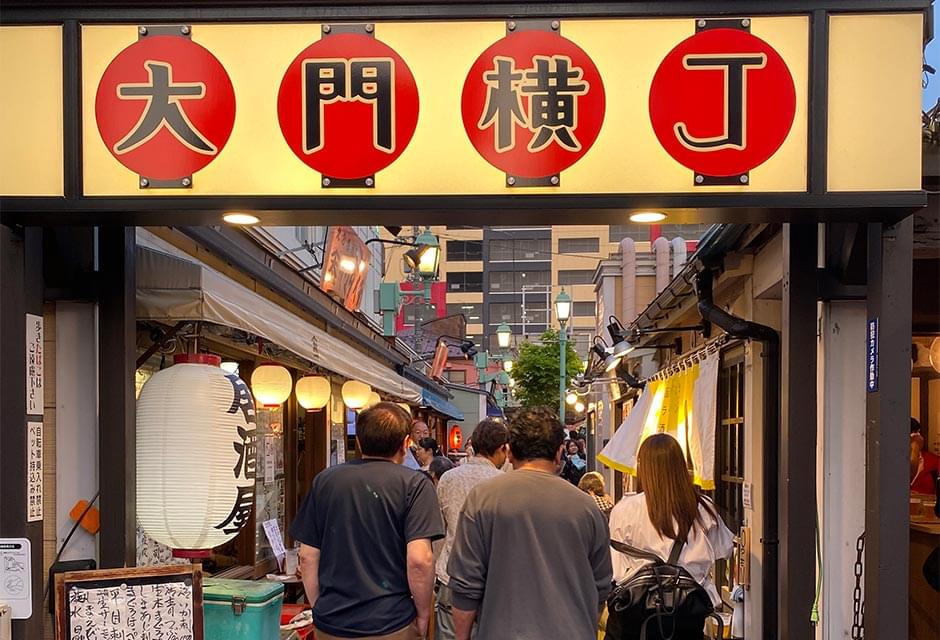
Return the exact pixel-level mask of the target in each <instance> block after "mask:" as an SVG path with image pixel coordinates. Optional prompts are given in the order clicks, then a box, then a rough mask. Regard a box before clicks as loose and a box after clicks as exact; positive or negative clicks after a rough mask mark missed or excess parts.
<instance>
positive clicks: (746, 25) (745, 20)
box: [741, 18, 751, 29]
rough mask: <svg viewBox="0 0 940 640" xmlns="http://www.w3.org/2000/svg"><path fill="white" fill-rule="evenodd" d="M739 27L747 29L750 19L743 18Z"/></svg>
mask: <svg viewBox="0 0 940 640" xmlns="http://www.w3.org/2000/svg"><path fill="white" fill-rule="evenodd" d="M741 26H742V27H744V28H745V29H747V28H748V27H749V26H751V21H750V19H749V18H745V19H744V20H742V21H741Z"/></svg>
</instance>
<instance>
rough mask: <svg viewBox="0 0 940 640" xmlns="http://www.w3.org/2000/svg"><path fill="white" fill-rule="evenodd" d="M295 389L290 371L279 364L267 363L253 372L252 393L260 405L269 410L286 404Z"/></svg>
mask: <svg viewBox="0 0 940 640" xmlns="http://www.w3.org/2000/svg"><path fill="white" fill-rule="evenodd" d="M293 387H294V381H293V379H292V378H291V375H290V371H288V370H287V369H285V368H284V367H282V366H281V365H279V364H275V363H273V362H267V363H265V364H262V365H261V366H260V367H256V368H255V370H254V371H252V372H251V393H252V394H253V395H254V397H255V400H256V401H257V402H258V404H260V405H262V406H264V407H267V408H269V409H270V408H274V407H279V406H281V405H282V404H284V401H285V400H287V398H289V397H290V392H291V389H292V388H293Z"/></svg>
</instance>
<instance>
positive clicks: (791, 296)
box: [765, 224, 818, 640]
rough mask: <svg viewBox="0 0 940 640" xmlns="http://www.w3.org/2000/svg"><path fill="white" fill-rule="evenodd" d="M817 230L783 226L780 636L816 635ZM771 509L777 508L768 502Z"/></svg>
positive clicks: (811, 226) (790, 638)
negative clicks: (813, 615) (813, 611)
mask: <svg viewBox="0 0 940 640" xmlns="http://www.w3.org/2000/svg"><path fill="white" fill-rule="evenodd" d="M817 243H818V232H817V225H815V224H785V225H783V331H782V332H781V334H782V335H781V338H782V349H781V352H782V356H783V360H782V373H783V375H782V381H781V382H782V388H781V392H782V403H781V410H782V413H781V417H782V420H781V424H780V491H779V495H780V502H779V513H780V574H779V575H780V637H781V638H787V640H797V639H800V638H813V637H814V633H815V632H814V629H813V626H812V625H811V624H810V619H809V618H810V609H811V608H812V606H813V599H814V596H815V589H816V565H815V558H816V556H815V554H814V553H813V549H814V547H815V526H816V518H815V512H816V262H817V259H816V248H817ZM765 508H773V505H765Z"/></svg>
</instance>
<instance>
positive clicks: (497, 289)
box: [490, 271, 515, 293]
mask: <svg viewBox="0 0 940 640" xmlns="http://www.w3.org/2000/svg"><path fill="white" fill-rule="evenodd" d="M514 276H515V272H513V271H490V291H492V292H493V293H508V292H510V291H515V277H514Z"/></svg>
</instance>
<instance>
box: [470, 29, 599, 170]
mask: <svg viewBox="0 0 940 640" xmlns="http://www.w3.org/2000/svg"><path fill="white" fill-rule="evenodd" d="M604 100H605V99H604V83H603V82H602V81H601V76H600V73H599V72H598V71H597V67H596V66H595V65H594V62H593V61H592V60H591V58H590V57H588V54H587V53H585V52H584V50H583V49H581V47H579V46H578V45H576V44H575V43H573V42H572V41H571V40H568V39H566V38H563V37H561V36H560V35H559V34H558V33H556V32H553V31H522V32H519V33H514V34H511V35H508V36H506V37H505V38H503V39H502V40H499V41H497V42H495V43H494V44H493V45H491V46H490V47H489V48H488V49H487V50H486V51H484V52H483V53H482V54H480V57H479V58H477V59H476V62H474V63H473V66H472V67H471V68H470V72H469V73H468V74H467V79H466V81H465V82H464V85H463V96H462V99H461V110H462V112H463V125H464V128H465V129H466V131H467V136H469V138H470V142H472V143H473V146H474V147H475V148H476V150H477V152H478V153H479V154H480V155H481V156H483V157H484V158H485V159H486V161H487V162H489V163H490V164H491V165H493V166H494V167H496V168H497V169H500V170H502V171H504V172H506V173H508V174H509V175H511V176H519V177H524V178H543V177H546V176H552V175H555V174H557V173H558V172H560V171H563V170H564V169H567V168H568V167H570V166H571V165H573V164H574V163H575V162H577V161H578V160H580V159H581V158H582V157H583V156H584V154H586V153H587V152H588V149H590V148H591V145H593V144H594V141H595V140H596V139H597V135H598V133H600V130H601V125H602V124H603V123H604V105H605V101H604Z"/></svg>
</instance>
